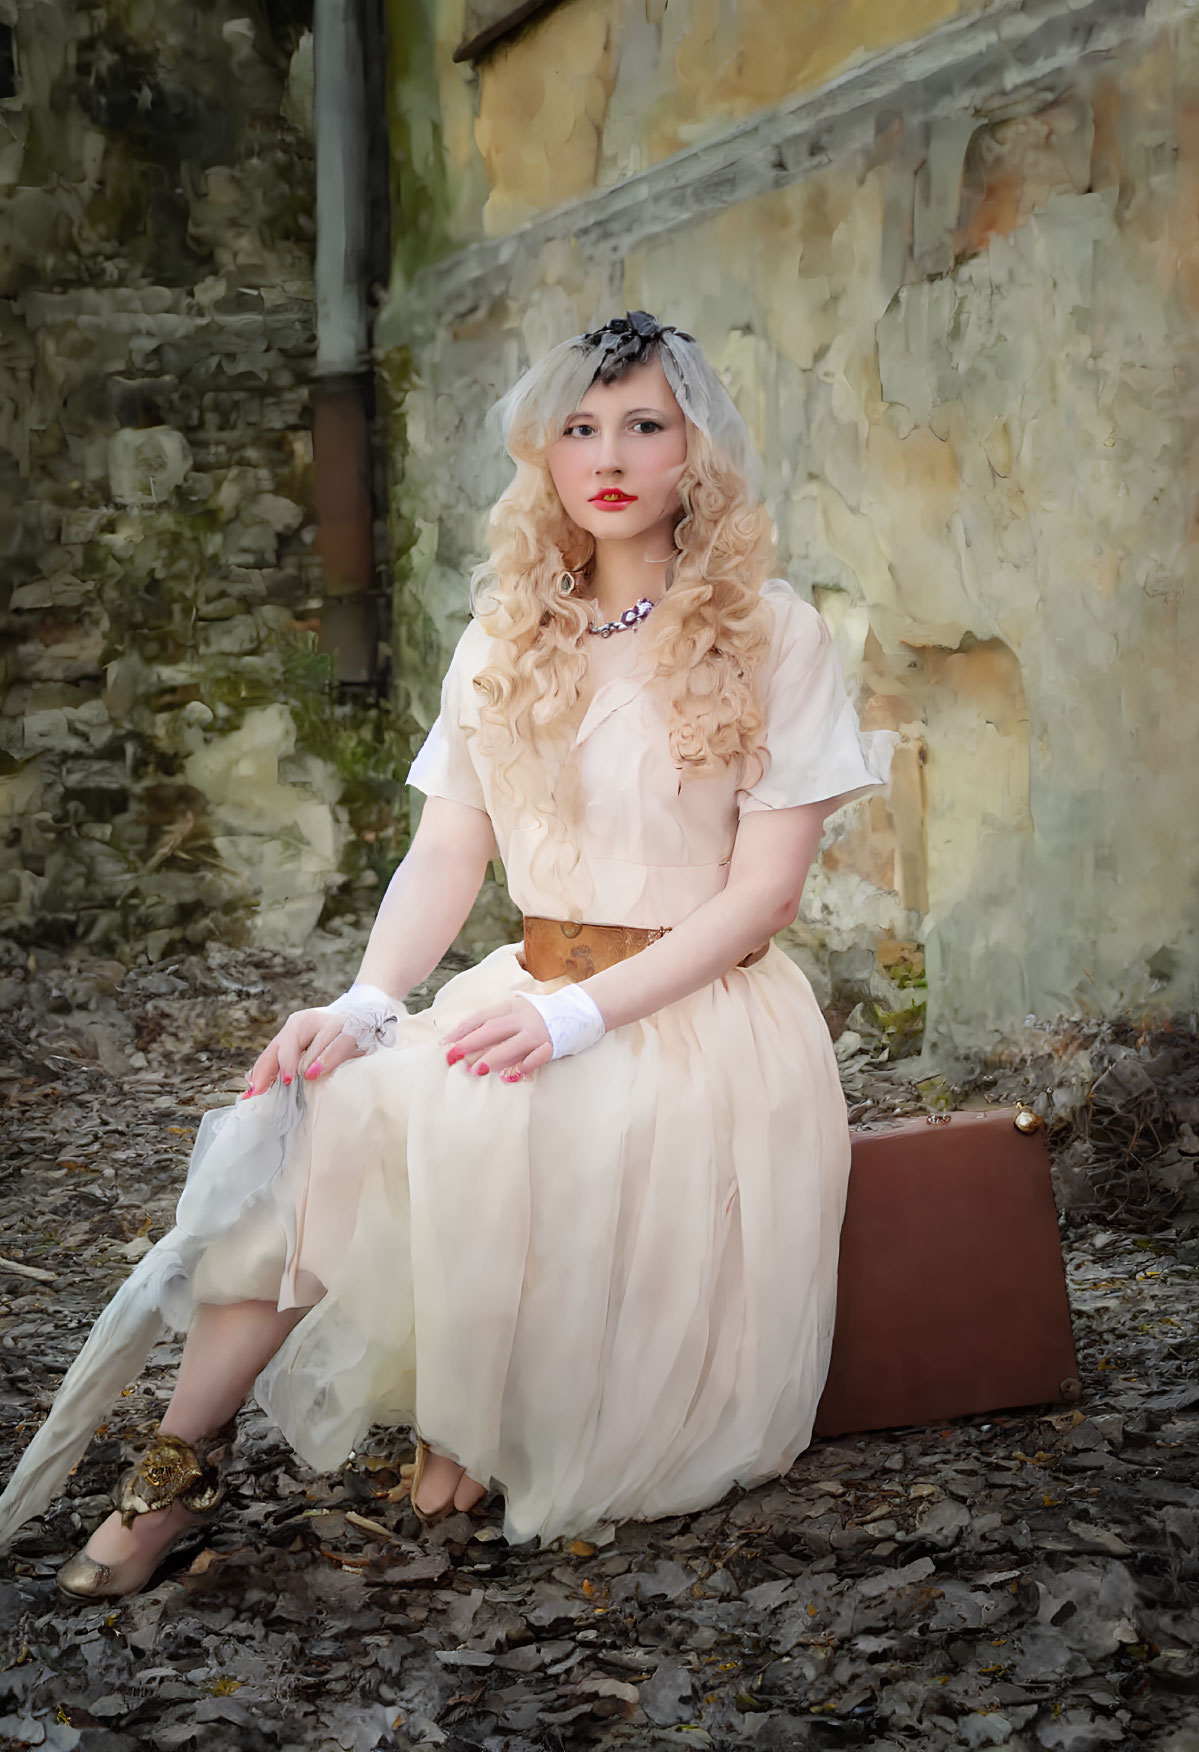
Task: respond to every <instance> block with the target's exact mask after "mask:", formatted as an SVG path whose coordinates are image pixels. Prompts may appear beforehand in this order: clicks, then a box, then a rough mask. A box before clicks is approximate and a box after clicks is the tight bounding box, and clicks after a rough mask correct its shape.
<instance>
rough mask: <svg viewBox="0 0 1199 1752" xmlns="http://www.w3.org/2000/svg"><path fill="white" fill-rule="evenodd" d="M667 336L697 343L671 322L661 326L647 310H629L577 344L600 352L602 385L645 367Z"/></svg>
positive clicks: (691, 336)
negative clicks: (637, 368) (627, 372)
mask: <svg viewBox="0 0 1199 1752" xmlns="http://www.w3.org/2000/svg"><path fill="white" fill-rule="evenodd" d="M664 335H678V337H679V339H680V340H683V341H691V342H692V343H694V341H695V336H694V335H689V334H685V333H684V331H683V330H682V329H678V328H675V327H673V325H671V324H669V323H665V324H664V323H660V322H659V321H658V319H657V317H656V316H651V315H650V313H649V311H648V310H630V311H626V313H625V315H624V316H614V317H613V318H612V320H611V322H606V323H605V324H604V326H603V328H598V329H592V331H591V333H590V334H586V335H580V336H579V338H578V340H577V341H576V343H575V345H576V346H578V347H579V348H582V349H586V350H588V351H590V350H591V349H593V348H598V349H599V351H600V355H601V357H600V363H599V365H598V367H597V370H596V376H597V377H598V378H599V379H600V381H601V383H611V382H612V381H613V380H614V379H615V378H617V377H619V376H620V375H621V374H622V372H625V371H628V370H630V369H631V368H632V367H633V366H635V365H644V364H645V362H646V360H647V359H648V358H649V357H650V355H651V353H652V351H653V348H654V344H655V342H657V341H660V340H661V339H662V337H663V336H664Z"/></svg>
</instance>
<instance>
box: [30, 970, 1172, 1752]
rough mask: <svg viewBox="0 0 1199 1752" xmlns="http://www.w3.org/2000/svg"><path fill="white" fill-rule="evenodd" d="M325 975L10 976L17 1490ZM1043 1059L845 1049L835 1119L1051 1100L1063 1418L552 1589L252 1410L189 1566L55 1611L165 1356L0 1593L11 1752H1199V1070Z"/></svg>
mask: <svg viewBox="0 0 1199 1752" xmlns="http://www.w3.org/2000/svg"><path fill="white" fill-rule="evenodd" d="M316 947H317V951H318V953H317V957H316V959H315V960H313V961H311V962H309V963H306V964H305V963H300V962H298V961H293V960H289V959H287V958H283V957H275V956H271V955H269V954H265V953H262V952H249V951H236V950H227V949H226V950H218V949H212V950H210V951H209V952H208V954H207V955H206V956H204V957H194V958H190V959H188V960H186V961H184V962H181V963H179V964H176V965H171V966H168V965H163V964H160V965H158V966H154V967H150V966H143V967H139V968H134V969H131V970H127V969H125V968H124V967H122V966H120V965H119V964H117V963H113V962H105V961H101V960H96V959H91V960H88V959H80V958H78V957H75V958H72V959H71V960H69V961H68V960H66V959H64V958H60V957H56V956H53V955H42V954H40V952H39V954H38V955H37V956H35V957H34V958H33V959H32V960H29V959H27V958H26V956H25V954H24V952H20V953H18V952H16V951H15V950H7V951H0V952H2V953H5V954H7V955H8V960H7V961H6V962H4V963H0V1018H2V1021H0V1103H2V1104H3V1146H2V1149H3V1167H2V1174H3V1201H2V1205H0V1212H2V1214H0V1256H2V1258H3V1261H4V1264H3V1265H0V1402H2V1406H3V1411H4V1417H3V1421H2V1427H0V1468H2V1469H3V1471H4V1472H5V1473H6V1472H7V1470H8V1467H9V1466H10V1465H11V1462H12V1460H13V1459H14V1458H15V1456H16V1454H17V1453H18V1452H19V1450H20V1449H21V1447H22V1446H23V1444H24V1442H25V1441H26V1440H27V1439H28V1435H29V1432H30V1430H31V1429H32V1428H33V1427H34V1426H35V1425H36V1423H37V1421H38V1420H39V1418H40V1417H41V1415H42V1414H43V1413H44V1411H45V1409H46V1407H47V1406H48V1404H49V1402H50V1400H51V1398H52V1395H53V1392H54V1388H55V1385H56V1383H57V1381H58V1380H59V1379H60V1377H61V1374H62V1371H63V1369H64V1368H65V1366H66V1365H67V1363H68V1362H69V1360H70V1358H71V1356H72V1355H73V1353H74V1351H75V1350H76V1348H77V1347H78V1345H79V1343H80V1342H81V1340H82V1338H83V1336H84V1334H85V1332H86V1330H87V1327H88V1325H89V1323H90V1321H91V1319H92V1318H93V1317H94V1315H95V1313H96V1311H97V1310H98V1309H99V1307H100V1306H101V1305H102V1304H103V1302H104V1301H105V1300H106V1298H107V1297H108V1296H109V1295H110V1294H111V1292H112V1290H113V1289H114V1288H115V1286H116V1285H117V1284H118V1283H119V1281H120V1279H121V1277H122V1276H123V1274H124V1273H125V1272H126V1271H127V1270H128V1268H129V1265H130V1262H131V1261H132V1260H134V1259H136V1258H137V1257H139V1255H140V1253H141V1252H143V1251H144V1250H145V1249H146V1247H147V1246H148V1245H149V1244H150V1242H151V1240H152V1239H153V1238H154V1237H155V1236H157V1235H158V1234H160V1233H161V1232H162V1231H163V1229H164V1227H165V1226H166V1225H167V1224H168V1223H169V1220H170V1213H171V1209H172V1205H173V1201H174V1198H175V1196H176V1194H177V1191H178V1187H179V1185H180V1183H181V1179H182V1174H183V1171H184V1168H185V1165H186V1157H187V1151H188V1148H189V1146H190V1142H191V1138H192V1136H193V1134H194V1130H195V1127H196V1124H197V1123H198V1119H199V1117H200V1114H201V1113H202V1111H203V1110H204V1109H205V1107H207V1106H211V1105H214V1104H216V1103H217V1102H224V1101H228V1100H229V1099H231V1097H232V1094H233V1093H234V1092H235V1091H237V1090H239V1089H240V1088H241V1087H242V1086H243V1074H244V1072H245V1070H246V1068H247V1066H248V1064H249V1063H250V1061H251V1059H252V1057H253V1052H254V1050H256V1045H257V1043H260V1042H261V1041H262V1040H263V1039H264V1038H265V1037H266V1035H267V1034H269V1032H270V1031H271V1029H272V1027H273V1025H274V1024H275V1023H276V1021H277V1019H278V1018H279V1017H280V1016H281V1015H283V1014H285V1013H286V1012H287V1011H288V1010H289V1009H291V1008H293V1007H295V1006H296V1005H297V1004H299V1003H301V1002H306V1001H313V1000H314V999H316V998H318V997H320V996H322V995H327V993H328V991H329V990H330V989H331V988H332V989H337V982H338V978H339V976H340V975H341V974H342V973H343V972H344V970H345V968H346V966H348V965H350V964H351V963H352V960H353V956H352V948H353V945H352V942H351V940H350V939H349V938H348V937H347V938H343V939H341V940H338V939H324V940H322V942H321V943H319V944H318V945H317V946H316ZM1034 1048H1035V1050H1033V1051H1032V1052H1031V1053H1030V1054H1029V1055H1027V1056H1025V1057H1024V1058H1022V1059H1021V1060H1020V1062H1018V1063H1013V1064H1010V1065H1007V1066H1005V1067H995V1066H992V1067H990V1068H989V1069H987V1070H985V1071H982V1072H980V1074H979V1076H978V1077H976V1078H973V1079H971V1080H970V1083H969V1086H967V1085H966V1084H965V1083H962V1084H959V1085H958V1086H957V1087H950V1086H947V1085H945V1084H944V1083H943V1082H942V1081H941V1080H939V1079H933V1080H932V1081H930V1082H928V1083H923V1084H918V1083H912V1082H911V1081H910V1080H908V1076H909V1074H910V1073H909V1072H907V1070H906V1069H905V1067H903V1066H899V1067H893V1066H890V1065H888V1064H886V1063H885V1062H881V1055H882V1053H883V1052H884V1051H885V1046H884V1047H880V1048H879V1051H878V1055H877V1056H872V1048H871V1045H870V1043H869V1042H862V1041H861V1040H860V1039H858V1038H857V1037H855V1039H854V1040H852V1041H850V1040H847V1041H846V1043H845V1046H844V1047H843V1048H842V1051H841V1057H842V1060H843V1070H844V1075H845V1080H846V1087H847V1092H848V1094H849V1098H850V1102H851V1111H852V1113H853V1116H854V1118H855V1119H863V1118H867V1117H870V1116H872V1115H875V1114H878V1113H892V1112H896V1111H900V1112H919V1111H921V1110H922V1109H923V1108H924V1106H925V1105H926V1104H932V1105H944V1104H946V1103H957V1104H961V1103H964V1102H969V1103H979V1102H981V1101H983V1100H984V1099H987V1100H1004V1101H1006V1100H1010V1099H1012V1098H1014V1097H1015V1096H1016V1095H1020V1096H1022V1097H1024V1098H1025V1099H1030V1098H1035V1099H1036V1100H1037V1102H1038V1104H1039V1105H1040V1107H1041V1110H1042V1111H1043V1112H1044V1113H1045V1114H1046V1117H1047V1118H1048V1119H1049V1120H1050V1121H1051V1122H1052V1124H1051V1141H1052V1143H1053V1145H1054V1149H1055V1156H1056V1165H1055V1182H1056V1186H1057V1193H1058V1199H1059V1205H1060V1206H1061V1207H1062V1209H1063V1247H1064V1251H1065V1255H1066V1261H1067V1270H1068V1279H1069V1285H1070V1293H1071V1299H1072V1303H1073V1308H1074V1319H1075V1334H1076V1339H1077V1342H1078V1346H1079V1352H1080V1366H1081V1374H1082V1378H1083V1386H1084V1394H1083V1401H1082V1404H1081V1406H1079V1407H1076V1408H1073V1409H1056V1408H1045V1407H1039V1408H1032V1409H1029V1410H1023V1411H1013V1412H1008V1413H1004V1414H1002V1415H1000V1414H994V1415H991V1416H988V1417H979V1418H970V1419H963V1420H960V1421H958V1422H955V1423H953V1424H951V1425H949V1426H947V1427H945V1428H934V1429H908V1430H894V1431H888V1432H885V1433H883V1434H880V1435H871V1436H866V1437H861V1438H848V1439H844V1438H843V1439H841V1440H839V1441H837V1442H835V1443H834V1442H818V1443H816V1444H815V1445H814V1446H813V1447H812V1448H811V1449H810V1450H809V1451H808V1452H807V1453H805V1454H804V1455H802V1456H801V1458H800V1459H799V1461H798V1463H797V1464H796V1466H795V1467H794V1468H793V1470H792V1471H791V1473H790V1474H789V1475H788V1476H787V1477H786V1478H785V1479H783V1480H781V1481H780V1482H778V1483H776V1484H774V1485H772V1486H768V1487H765V1488H762V1489H760V1490H757V1491H754V1492H751V1493H734V1494H733V1495H731V1496H730V1497H729V1498H728V1499H726V1500H725V1501H724V1502H723V1503H721V1504H720V1505H718V1506H717V1507H715V1508H713V1509H710V1510H708V1511H706V1512H704V1513H702V1514H697V1515H689V1516H683V1517H678V1518H676V1519H672V1520H664V1521H658V1522H654V1523H652V1524H624V1525H621V1526H619V1527H617V1528H616V1529H615V1530H614V1531H613V1532H612V1536H611V1537H610V1539H609V1540H608V1542H607V1543H601V1544H600V1545H599V1547H598V1548H594V1549H593V1548H591V1547H589V1546H584V1545H580V1544H575V1545H573V1546H560V1547H558V1548H555V1549H551V1550H545V1551H533V1550H529V1549H523V1548H522V1549H509V1548H508V1547H507V1546H506V1545H505V1544H504V1542H503V1540H502V1539H500V1538H499V1536H498V1528H497V1521H496V1518H495V1516H494V1513H493V1515H492V1518H491V1519H490V1520H489V1519H487V1518H468V1517H466V1516H455V1517H453V1518H452V1519H451V1520H449V1521H447V1522H445V1523H443V1524H442V1525H441V1526H439V1527H437V1528H436V1529H434V1530H433V1531H432V1532H428V1533H422V1532H421V1531H420V1530H419V1528H418V1527H417V1524H416V1522H415V1520H414V1518H413V1516H412V1513H411V1511H410V1509H409V1507H408V1505H407V1503H406V1501H405V1500H404V1480H403V1477H402V1475H401V1472H400V1467H401V1465H402V1464H403V1463H404V1462H406V1461H407V1460H408V1459H409V1458H410V1456H409V1454H408V1453H407V1451H406V1450H405V1449H404V1448H403V1447H402V1446H400V1445H397V1443H396V1442H395V1441H394V1439H392V1438H389V1437H386V1436H384V1435H383V1434H382V1433H380V1434H378V1436H377V1437H376V1438H375V1439H373V1440H372V1442H371V1443H370V1444H368V1446H367V1447H366V1448H365V1449H364V1450H363V1451H362V1452H361V1453H359V1454H358V1455H357V1456H356V1457H355V1459H354V1461H353V1462H352V1463H351V1464H350V1465H348V1466H347V1467H346V1468H344V1469H343V1470H342V1471H341V1472H340V1473H337V1474H335V1475H333V1476H328V1477H326V1476H317V1475H315V1474H313V1473H311V1472H309V1471H308V1470H307V1468H306V1467H304V1466H303V1465H302V1464H301V1463H300V1462H299V1461H298V1460H297V1459H296V1458H295V1457H294V1456H293V1455H292V1454H291V1453H290V1451H289V1450H288V1449H287V1448H286V1447H285V1446H284V1445H283V1443H282V1442H281V1441H280V1440H279V1439H278V1438H277V1437H276V1436H275V1434H274V1433H273V1431H272V1430H271V1429H270V1428H269V1427H268V1426H267V1424H266V1423H265V1420H264V1419H263V1418H262V1417H261V1415H260V1414H259V1413H258V1412H257V1411H254V1410H251V1411H248V1412H246V1413H245V1414H244V1416H243V1418H242V1420H241V1427H240V1434H239V1440H238V1447H237V1451H236V1456H235V1460H234V1465H233V1474H232V1490H231V1499H230V1502H229V1505H228V1506H227V1508H226V1510H225V1511H224V1512H223V1514H222V1516H221V1518H220V1520H219V1521H218V1522H217V1523H216V1524H215V1525H214V1526H213V1527H212V1528H211V1529H210V1530H209V1531H208V1534H207V1541H208V1542H207V1543H206V1544H199V1545H196V1546H193V1547H192V1548H190V1549H184V1550H181V1551H180V1552H178V1553H176V1554H175V1556H174V1558H172V1560H171V1562H170V1565H169V1567H168V1568H167V1569H166V1570H165V1571H164V1572H163V1573H162V1576H161V1578H160V1579H159V1581H158V1582H157V1584H156V1585H155V1586H154V1587H153V1588H152V1589H151V1590H150V1591H149V1592H147V1593H145V1594H143V1595H141V1596H138V1597H136V1598H134V1599H130V1600H128V1601H125V1602H122V1603H119V1604H117V1605H112V1606H103V1607H88V1606H85V1605H79V1606H67V1605H64V1604H61V1603H60V1602H59V1600H58V1598H57V1596H56V1594H55V1591H54V1585H53V1573H54V1570H55V1569H56V1567H57V1566H58V1564H59V1563H60V1562H61V1561H62V1560H63V1558H64V1557H65V1556H66V1555H67V1553H68V1552H69V1551H71V1550H73V1549H75V1548H76V1547H77V1546H78V1545H79V1544H80V1543H82V1541H83V1539H84V1538H85V1537H86V1534H87V1532H88V1531H89V1530H90V1528H91V1527H92V1526H93V1525H94V1524H95V1523H96V1522H97V1521H98V1520H99V1519H100V1518H101V1516H102V1515H103V1514H105V1513H106V1512H107V1510H108V1492H109V1491H110V1489H111V1486H112V1483H113V1481H114V1479H115V1478H116V1476H117V1475H118V1472H119V1471H120V1470H121V1469H122V1467H123V1465H124V1464H125V1463H126V1462H127V1459H128V1457H129V1455H130V1454H131V1452H132V1451H133V1448H134V1447H135V1446H136V1444H137V1442H138V1440H139V1439H140V1437H141V1436H142V1435H143V1434H145V1433H146V1432H148V1430H149V1429H150V1428H151V1427H152V1425H153V1423H154V1422H155V1421H156V1419H157V1416H158V1414H159V1412H160V1410H161V1404H162V1401H163V1399H164V1397H165V1396H166V1394H167V1392H168V1382H169V1379H170V1374H171V1370H172V1366H173V1359H174V1356H175V1354H176V1353H175V1349H174V1347H169V1346H164V1347H162V1350H161V1355H160V1357H159V1356H158V1354H157V1353H156V1362H155V1366H154V1367H153V1368H151V1370H150V1371H149V1372H148V1373H147V1375H146V1376H145V1377H144V1379H143V1380H142V1381H141V1382H140V1383H139V1384H138V1385H137V1386H136V1387H134V1388H133V1389H131V1390H130V1392H129V1393H128V1394H127V1395H126V1397H125V1398H124V1400H123V1401H122V1403H121V1404H120V1406H119V1408H118V1409H117V1410H116V1411H115V1412H114V1414H113V1416H112V1418H111V1420H110V1421H109V1423H108V1424H107V1425H105V1426H104V1427H103V1428H102V1430H101V1432H99V1433H98V1436H97V1439H96V1441H95V1443H94V1444H93V1446H92V1448H91V1450H90V1452H89V1455H88V1457H87V1459H86V1460H85V1461H84V1462H83V1464H82V1465H81V1466H80V1468H79V1470H78V1472H77V1474H76V1476H75V1478H74V1479H73V1481H72V1485H71V1488H70V1491H69V1492H68V1493H67V1494H65V1495H64V1496H63V1497H62V1498H61V1499H60V1500H59V1501H58V1502H57V1503H56V1505H55V1506H54V1507H53V1508H52V1510H51V1511H50V1513H49V1514H48V1515H47V1516H46V1517H45V1519H44V1520H43V1521H41V1522H38V1523H35V1524H33V1525H31V1526H30V1527H29V1528H27V1529H26V1530H25V1532H24V1533H23V1534H22V1536H21V1537H20V1538H19V1539H18V1541H17V1542H16V1544H15V1546H14V1549H13V1551H12V1552H11V1554H10V1556H9V1557H8V1559H7V1560H5V1563H4V1565H3V1567H2V1568H0V1627H2V1629H3V1636H4V1642H3V1653H2V1656H0V1665H2V1667H3V1673H2V1683H0V1752H8V1749H12V1748H19V1747H25V1746H45V1747H63V1748H69V1747H80V1748H83V1752H127V1749H132V1748H137V1747H154V1748H158V1747H161V1748H174V1747H187V1748H193V1747H194V1748H201V1749H203V1752H208V1749H214V1752H216V1749H219V1752H225V1749H226V1748H238V1749H242V1748H245V1749H247V1752H254V1749H257V1748H281V1749H282V1748H303V1749H304V1752H326V1749H328V1752H333V1749H334V1748H337V1749H343V1748H344V1749H355V1752H374V1749H375V1748H407V1747H414V1746H440V1747H444V1748H447V1749H449V1752H459V1749H465V1748H468V1747H469V1748H480V1749H486V1752H532V1749H533V1748H543V1747H565V1748H574V1747H580V1748H583V1747H604V1748H613V1749H616V1748H629V1749H633V1748H637V1749H641V1748H651V1747H653V1748H665V1747H675V1746H677V1747H680V1748H697V1747H715V1748H721V1747H732V1746H755V1747H759V1748H762V1749H767V1748H792V1747H813V1748H838V1747H863V1748H874V1749H875V1752H891V1749H893V1748H901V1747H902V1748H909V1747H911V1748H919V1749H920V1752H938V1749H940V1748H945V1747H970V1748H973V1747H987V1746H992V1745H997V1746H999V1745H1005V1746H1009V1747H1012V1748H1042V1747H1043V1748H1049V1749H1054V1752H1058V1749H1061V1752H1086V1749H1087V1748H1091V1747H1106V1746H1113V1747H1118V1748H1131V1747H1141V1746H1152V1747H1155V1748H1161V1749H1162V1752H1199V1726H1196V1725H1191V1726H1188V1725H1187V1724H1188V1723H1194V1722H1195V1721H1196V1718H1197V1716H1199V1653H1197V1650H1199V1556H1197V1552H1199V1463H1197V1460H1196V1439H1197V1436H1199V1361H1197V1347H1196V1340H1195V1331H1194V1315H1195V1274H1196V1263H1197V1261H1199V1243H1197V1242H1196V1239H1195V1231H1196V1226H1197V1224H1199V1199H1197V1198H1196V1163H1197V1162H1199V1140H1197V1139H1196V1127H1197V1126H1199V1044H1197V1043H1196V1041H1195V1039H1194V1037H1193V1036H1189V1035H1185V1034H1173V1035H1155V1036H1150V1037H1146V1038H1143V1039H1141V1038H1138V1037H1137V1036H1136V1035H1135V1034H1134V1033H1133V1032H1132V1031H1131V1030H1129V1029H1122V1028H1120V1027H1118V1026H1116V1027H1112V1026H1107V1025H1100V1024H1086V1025H1067V1024H1060V1025H1058V1026H1057V1027H1056V1028H1054V1029H1047V1030H1044V1031H1043V1035H1042V1038H1041V1039H1040V1040H1039V1042H1037V1043H1034ZM14 1267H15V1268H24V1270H21V1269H14ZM31 1272H32V1273H40V1274H42V1275H41V1276H33V1275H30V1273H31Z"/></svg>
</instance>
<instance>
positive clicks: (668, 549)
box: [588, 530, 675, 621]
mask: <svg viewBox="0 0 1199 1752" xmlns="http://www.w3.org/2000/svg"><path fill="white" fill-rule="evenodd" d="M658 556H660V557H658ZM674 557H675V548H674V543H673V541H672V540H671V536H670V531H660V530H650V531H647V532H646V533H645V534H643V535H639V536H634V537H632V538H631V539H630V540H628V541H597V542H596V544H595V557H594V559H593V560H592V562H591V577H590V584H589V590H588V594H589V595H590V596H591V597H592V598H593V599H594V601H595V604H596V607H597V609H598V610H599V616H600V619H601V620H603V621H610V620H615V619H616V618H617V617H618V616H619V615H621V614H623V613H624V611H625V609H626V608H632V606H633V604H634V603H635V602H640V600H641V598H642V597H643V596H644V597H648V598H649V600H650V601H651V602H659V601H660V600H661V598H662V595H663V593H664V592H665V589H666V578H667V573H668V569H669V565H670V561H671V560H672V559H673V558H674Z"/></svg>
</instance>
